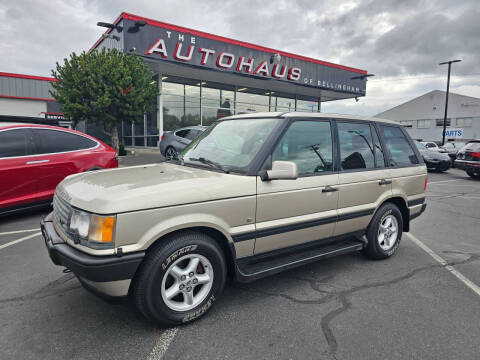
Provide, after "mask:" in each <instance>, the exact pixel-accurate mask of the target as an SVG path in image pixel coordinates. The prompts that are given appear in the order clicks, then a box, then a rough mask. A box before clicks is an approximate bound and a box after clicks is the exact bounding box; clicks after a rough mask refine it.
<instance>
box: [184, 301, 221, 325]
mask: <svg viewBox="0 0 480 360" xmlns="http://www.w3.org/2000/svg"><path fill="white" fill-rule="evenodd" d="M214 301H215V295H212V296H210V298H209V299H208V300H207V301H206V302H205V304H203V305H202V307H201V308H200V309H198V310H195V311H194V312H192V313H190V314H187V315H186V316H184V318H183V319H182V322H184V323H186V322H190V321H192V320H195V319H196V318H199V317H200V316H202V315H203V314H204V313H205V312H207V310H208V309H210V308H211V307H212V305H213V302H214Z"/></svg>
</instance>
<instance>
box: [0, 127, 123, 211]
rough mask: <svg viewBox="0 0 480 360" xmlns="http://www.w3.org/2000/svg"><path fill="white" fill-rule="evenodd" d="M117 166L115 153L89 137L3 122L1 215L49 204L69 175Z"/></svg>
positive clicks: (71, 131)
mask: <svg viewBox="0 0 480 360" xmlns="http://www.w3.org/2000/svg"><path fill="white" fill-rule="evenodd" d="M116 167H118V157H117V154H116V152H115V150H114V149H112V148H111V147H109V146H108V145H106V144H104V143H103V142H101V141H99V140H97V139H95V138H94V137H91V136H89V135H87V134H84V133H81V132H79V131H74V130H69V129H65V128H61V127H56V126H47V125H34V124H18V123H16V124H14V123H1V122H0V214H1V215H5V214H10V213H13V212H16V211H19V210H23V209H28V208H33V207H38V206H44V205H46V204H49V203H50V202H51V200H52V198H53V193H54V191H55V187H56V186H57V185H58V183H59V182H60V181H62V180H63V179H64V178H65V177H66V176H68V175H71V174H75V173H79V172H83V171H89V170H98V169H108V168H116Z"/></svg>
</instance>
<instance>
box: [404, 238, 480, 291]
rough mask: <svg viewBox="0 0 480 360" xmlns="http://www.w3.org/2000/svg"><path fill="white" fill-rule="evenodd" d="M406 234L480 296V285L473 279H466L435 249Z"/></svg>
mask: <svg viewBox="0 0 480 360" xmlns="http://www.w3.org/2000/svg"><path fill="white" fill-rule="evenodd" d="M407 235H408V237H409V238H410V240H412V241H413V242H414V243H415V244H417V245H418V246H419V247H420V248H421V249H422V250H423V251H425V252H426V253H427V254H428V255H430V256H431V257H432V258H434V259H435V261H437V262H438V263H439V264H441V265H442V266H444V267H445V269H447V270H448V271H450V272H451V273H452V274H453V275H454V276H455V277H456V278H457V279H459V280H460V281H461V282H463V283H464V284H465V285H467V286H468V287H469V288H470V289H472V290H473V292H475V293H476V294H477V295H478V296H480V287H478V285H477V284H475V283H474V282H473V281H471V280H470V279H468V278H467V277H466V276H465V275H463V274H462V273H461V272H460V271H458V270H456V269H455V268H453V267H452V266H451V265H448V262H447V261H446V260H445V259H443V258H442V257H441V256H440V255H438V254H437V253H436V252H435V251H433V250H432V249H430V248H429V247H428V246H427V245H425V244H424V243H423V242H421V241H420V240H419V239H417V238H416V237H415V236H414V235H412V234H411V233H407Z"/></svg>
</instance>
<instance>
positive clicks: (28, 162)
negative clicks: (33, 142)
mask: <svg viewBox="0 0 480 360" xmlns="http://www.w3.org/2000/svg"><path fill="white" fill-rule="evenodd" d="M49 161H50V160H47V159H46V160H34V161H27V162H26V163H25V164H26V165H32V164H42V163H47V162H49Z"/></svg>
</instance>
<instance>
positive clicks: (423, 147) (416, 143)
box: [415, 140, 427, 150]
mask: <svg viewBox="0 0 480 360" xmlns="http://www.w3.org/2000/svg"><path fill="white" fill-rule="evenodd" d="M415 145H417V148H418V149H419V150H427V148H426V147H425V145H423V144H422V143H421V142H420V141H417V140H415Z"/></svg>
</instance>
